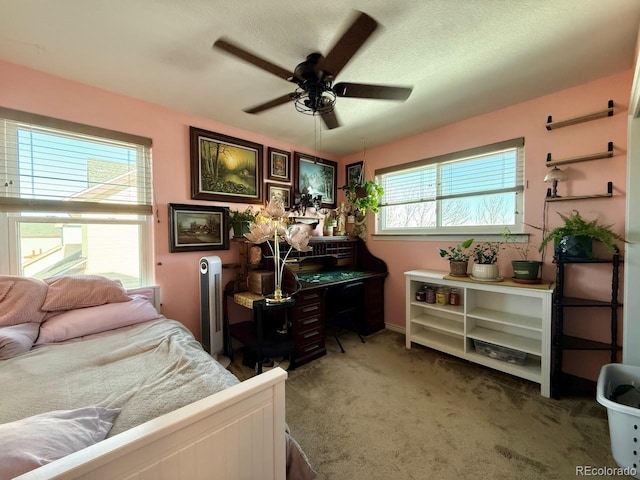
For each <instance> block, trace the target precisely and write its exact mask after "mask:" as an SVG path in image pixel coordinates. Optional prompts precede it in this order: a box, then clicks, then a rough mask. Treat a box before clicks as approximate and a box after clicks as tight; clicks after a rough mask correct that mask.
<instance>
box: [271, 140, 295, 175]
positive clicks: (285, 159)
mask: <svg viewBox="0 0 640 480" xmlns="http://www.w3.org/2000/svg"><path fill="white" fill-rule="evenodd" d="M268 154H269V157H268V165H269V167H268V168H269V169H268V171H267V178H269V180H277V181H279V182H290V181H291V154H290V153H289V152H285V151H284V150H278V149H277V148H271V147H269V150H268Z"/></svg>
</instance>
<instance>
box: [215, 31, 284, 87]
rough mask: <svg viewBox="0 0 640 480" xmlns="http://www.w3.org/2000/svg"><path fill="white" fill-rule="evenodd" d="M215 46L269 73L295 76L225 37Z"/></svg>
mask: <svg viewBox="0 0 640 480" xmlns="http://www.w3.org/2000/svg"><path fill="white" fill-rule="evenodd" d="M213 46H214V47H216V48H219V49H221V50H224V51H225V52H227V53H230V54H231V55H233V56H235V57H238V58H239V59H240V60H244V61H245V62H247V63H250V64H251V65H254V66H256V67H258V68H261V69H262V70H265V71H267V72H269V73H272V74H274V75H275V76H277V77H280V78H282V79H284V80H289V79H290V78H291V77H293V72H290V71H289V70H286V69H284V68H282V67H279V66H278V65H275V64H273V63H271V62H270V61H268V60H265V59H264V58H260V57H258V56H257V55H254V54H253V53H251V52H249V51H247V50H245V49H244V48H242V47H239V46H238V45H234V44H233V43H231V42H229V41H228V40H225V39H224V38H219V39H218V40H216V41H215V43H214V44H213Z"/></svg>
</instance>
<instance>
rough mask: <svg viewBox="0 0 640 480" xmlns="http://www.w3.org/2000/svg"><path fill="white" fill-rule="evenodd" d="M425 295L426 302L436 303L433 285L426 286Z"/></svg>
mask: <svg viewBox="0 0 640 480" xmlns="http://www.w3.org/2000/svg"><path fill="white" fill-rule="evenodd" d="M426 296H427V299H426V302H427V303H436V291H435V290H434V288H433V287H427V291H426Z"/></svg>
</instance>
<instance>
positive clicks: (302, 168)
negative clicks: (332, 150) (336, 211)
mask: <svg viewBox="0 0 640 480" xmlns="http://www.w3.org/2000/svg"><path fill="white" fill-rule="evenodd" d="M293 156H294V161H295V170H296V175H295V180H296V181H295V187H296V191H297V192H299V193H310V194H311V195H312V196H314V197H315V196H316V195H322V207H325V208H336V194H337V187H336V169H337V167H338V164H337V163H336V162H332V161H331V160H325V159H324V158H318V157H314V156H311V155H305V154H303V153H299V152H294V155H293Z"/></svg>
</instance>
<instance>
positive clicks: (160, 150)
mask: <svg viewBox="0 0 640 480" xmlns="http://www.w3.org/2000/svg"><path fill="white" fill-rule="evenodd" d="M0 72H1V74H0V105H2V106H3V107H6V108H13V109H16V110H23V111H26V112H31V113H37V114H41V115H47V116H50V117H55V118H60V119H64V120H70V121H74V122H79V123H84V124H87V125H94V126H97V127H102V128H108V129H112V130H118V131H121V132H126V133H130V134H135V135H141V136H144V137H148V138H151V139H152V140H153V153H152V155H153V184H154V185H153V186H154V196H155V205H156V208H157V211H158V218H159V222H155V223H154V232H153V236H154V265H155V279H156V283H157V284H158V285H160V287H161V292H162V304H163V307H162V308H163V313H164V314H165V315H166V316H167V317H169V318H174V319H176V320H178V321H180V322H182V323H183V324H185V325H186V326H187V327H188V328H189V329H190V330H192V331H193V332H194V334H195V335H196V336H199V334H200V325H199V321H200V320H199V318H200V312H199V288H198V260H199V258H200V257H202V256H204V255H218V256H219V257H220V258H221V259H222V262H223V263H236V262H238V247H239V245H238V244H236V243H234V242H233V241H232V242H231V248H230V249H229V250H216V251H207V252H180V253H169V226H168V211H167V210H168V206H167V205H168V204H169V203H187V204H201V205H205V204H206V205H225V206H230V207H232V208H234V209H235V208H239V209H244V208H246V206H247V205H246V204H228V203H227V204H225V203H220V202H203V201H196V200H191V183H190V176H189V172H190V167H189V126H195V127H198V128H202V129H205V130H210V131H214V132H219V133H223V134H225V135H231V136H234V137H239V138H243V139H246V140H250V141H253V142H257V143H259V144H262V145H264V154H265V158H266V152H267V147H268V146H271V147H275V148H279V149H282V150H286V151H292V152H293V151H294V150H296V151H300V152H304V153H314V152H309V151H308V149H304V148H302V147H299V146H296V145H293V144H290V143H286V142H282V141H280V140H277V139H274V138H268V137H265V136H263V135H258V134H256V133H253V132H248V131H245V130H241V129H239V128H234V127H230V126H228V125H223V124H220V123H217V122H213V121H211V120H208V119H205V118H201V117H197V116H193V115H188V114H185V113H182V112H178V111H175V110H170V109H167V108H164V107H160V106H157V105H153V104H150V103H147V102H142V101H139V100H136V99H133V98H130V97H125V96H122V95H117V94H114V93H111V92H107V91H105V90H100V89H97V88H94V87H90V86H87V85H83V84H80V83H76V82H72V81H69V80H66V79H63V78H60V77H54V76H51V75H47V74H44V73H41V72H38V71H35V70H31V69H27V68H23V67H20V66H17V65H14V64H10V63H6V62H0ZM318 155H322V156H323V157H325V158H329V159H335V157H333V156H331V155H325V154H322V152H318ZM265 163H266V162H265ZM223 275H224V279H223V281H224V282H225V283H226V282H227V281H230V280H233V278H234V272H233V270H230V269H227V270H224V272H223Z"/></svg>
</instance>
